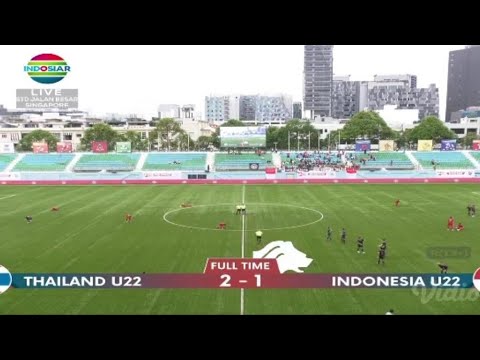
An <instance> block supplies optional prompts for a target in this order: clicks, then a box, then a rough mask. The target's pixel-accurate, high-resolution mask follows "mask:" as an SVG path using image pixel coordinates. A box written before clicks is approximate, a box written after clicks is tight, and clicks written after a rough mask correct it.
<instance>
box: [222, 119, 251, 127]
mask: <svg viewBox="0 0 480 360" xmlns="http://www.w3.org/2000/svg"><path fill="white" fill-rule="evenodd" d="M221 126H223V127H235V126H245V124H244V123H243V121H240V120H236V119H230V120H228V121H227V122H226V123H224V124H222V125H221Z"/></svg>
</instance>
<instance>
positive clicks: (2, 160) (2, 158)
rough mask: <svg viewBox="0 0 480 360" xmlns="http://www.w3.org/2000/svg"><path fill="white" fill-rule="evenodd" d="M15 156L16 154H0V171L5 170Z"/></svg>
mask: <svg viewBox="0 0 480 360" xmlns="http://www.w3.org/2000/svg"><path fill="white" fill-rule="evenodd" d="M16 157H17V154H0V171H3V170H5V168H6V167H7V166H8V164H10V163H11V162H12V161H13V160H14V159H15V158H16Z"/></svg>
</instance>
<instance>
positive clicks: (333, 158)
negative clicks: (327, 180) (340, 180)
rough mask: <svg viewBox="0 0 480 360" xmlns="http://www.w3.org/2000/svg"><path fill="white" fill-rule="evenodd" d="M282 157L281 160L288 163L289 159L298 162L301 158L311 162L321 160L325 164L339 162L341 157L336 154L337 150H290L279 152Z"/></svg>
mask: <svg viewBox="0 0 480 360" xmlns="http://www.w3.org/2000/svg"><path fill="white" fill-rule="evenodd" d="M280 156H281V158H282V162H286V163H289V162H290V160H293V162H294V163H297V162H300V161H302V160H304V159H305V160H309V161H313V162H317V161H319V162H322V163H325V164H329V165H336V164H341V163H342V159H341V157H338V156H337V152H332V153H330V154H329V153H328V152H317V153H315V152H308V151H302V152H296V151H291V152H288V151H287V152H282V153H281V154H280Z"/></svg>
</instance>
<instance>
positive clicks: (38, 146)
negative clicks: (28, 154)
mask: <svg viewBox="0 0 480 360" xmlns="http://www.w3.org/2000/svg"><path fill="white" fill-rule="evenodd" d="M32 148H33V152H34V153H35V154H46V153H48V144H47V143H39V142H34V143H32Z"/></svg>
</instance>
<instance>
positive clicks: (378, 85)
mask: <svg viewBox="0 0 480 360" xmlns="http://www.w3.org/2000/svg"><path fill="white" fill-rule="evenodd" d="M416 84H417V77H416V76H415V75H386V76H379V75H375V77H374V81H370V82H368V108H369V109H370V110H382V109H383V108H384V106H385V105H396V106H397V109H418V113H419V120H421V119H423V118H425V117H426V116H438V113H439V103H440V101H439V96H438V88H437V87H436V86H435V84H431V85H430V86H429V87H428V88H417V87H416ZM413 85H415V87H413ZM360 102H362V101H360Z"/></svg>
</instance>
